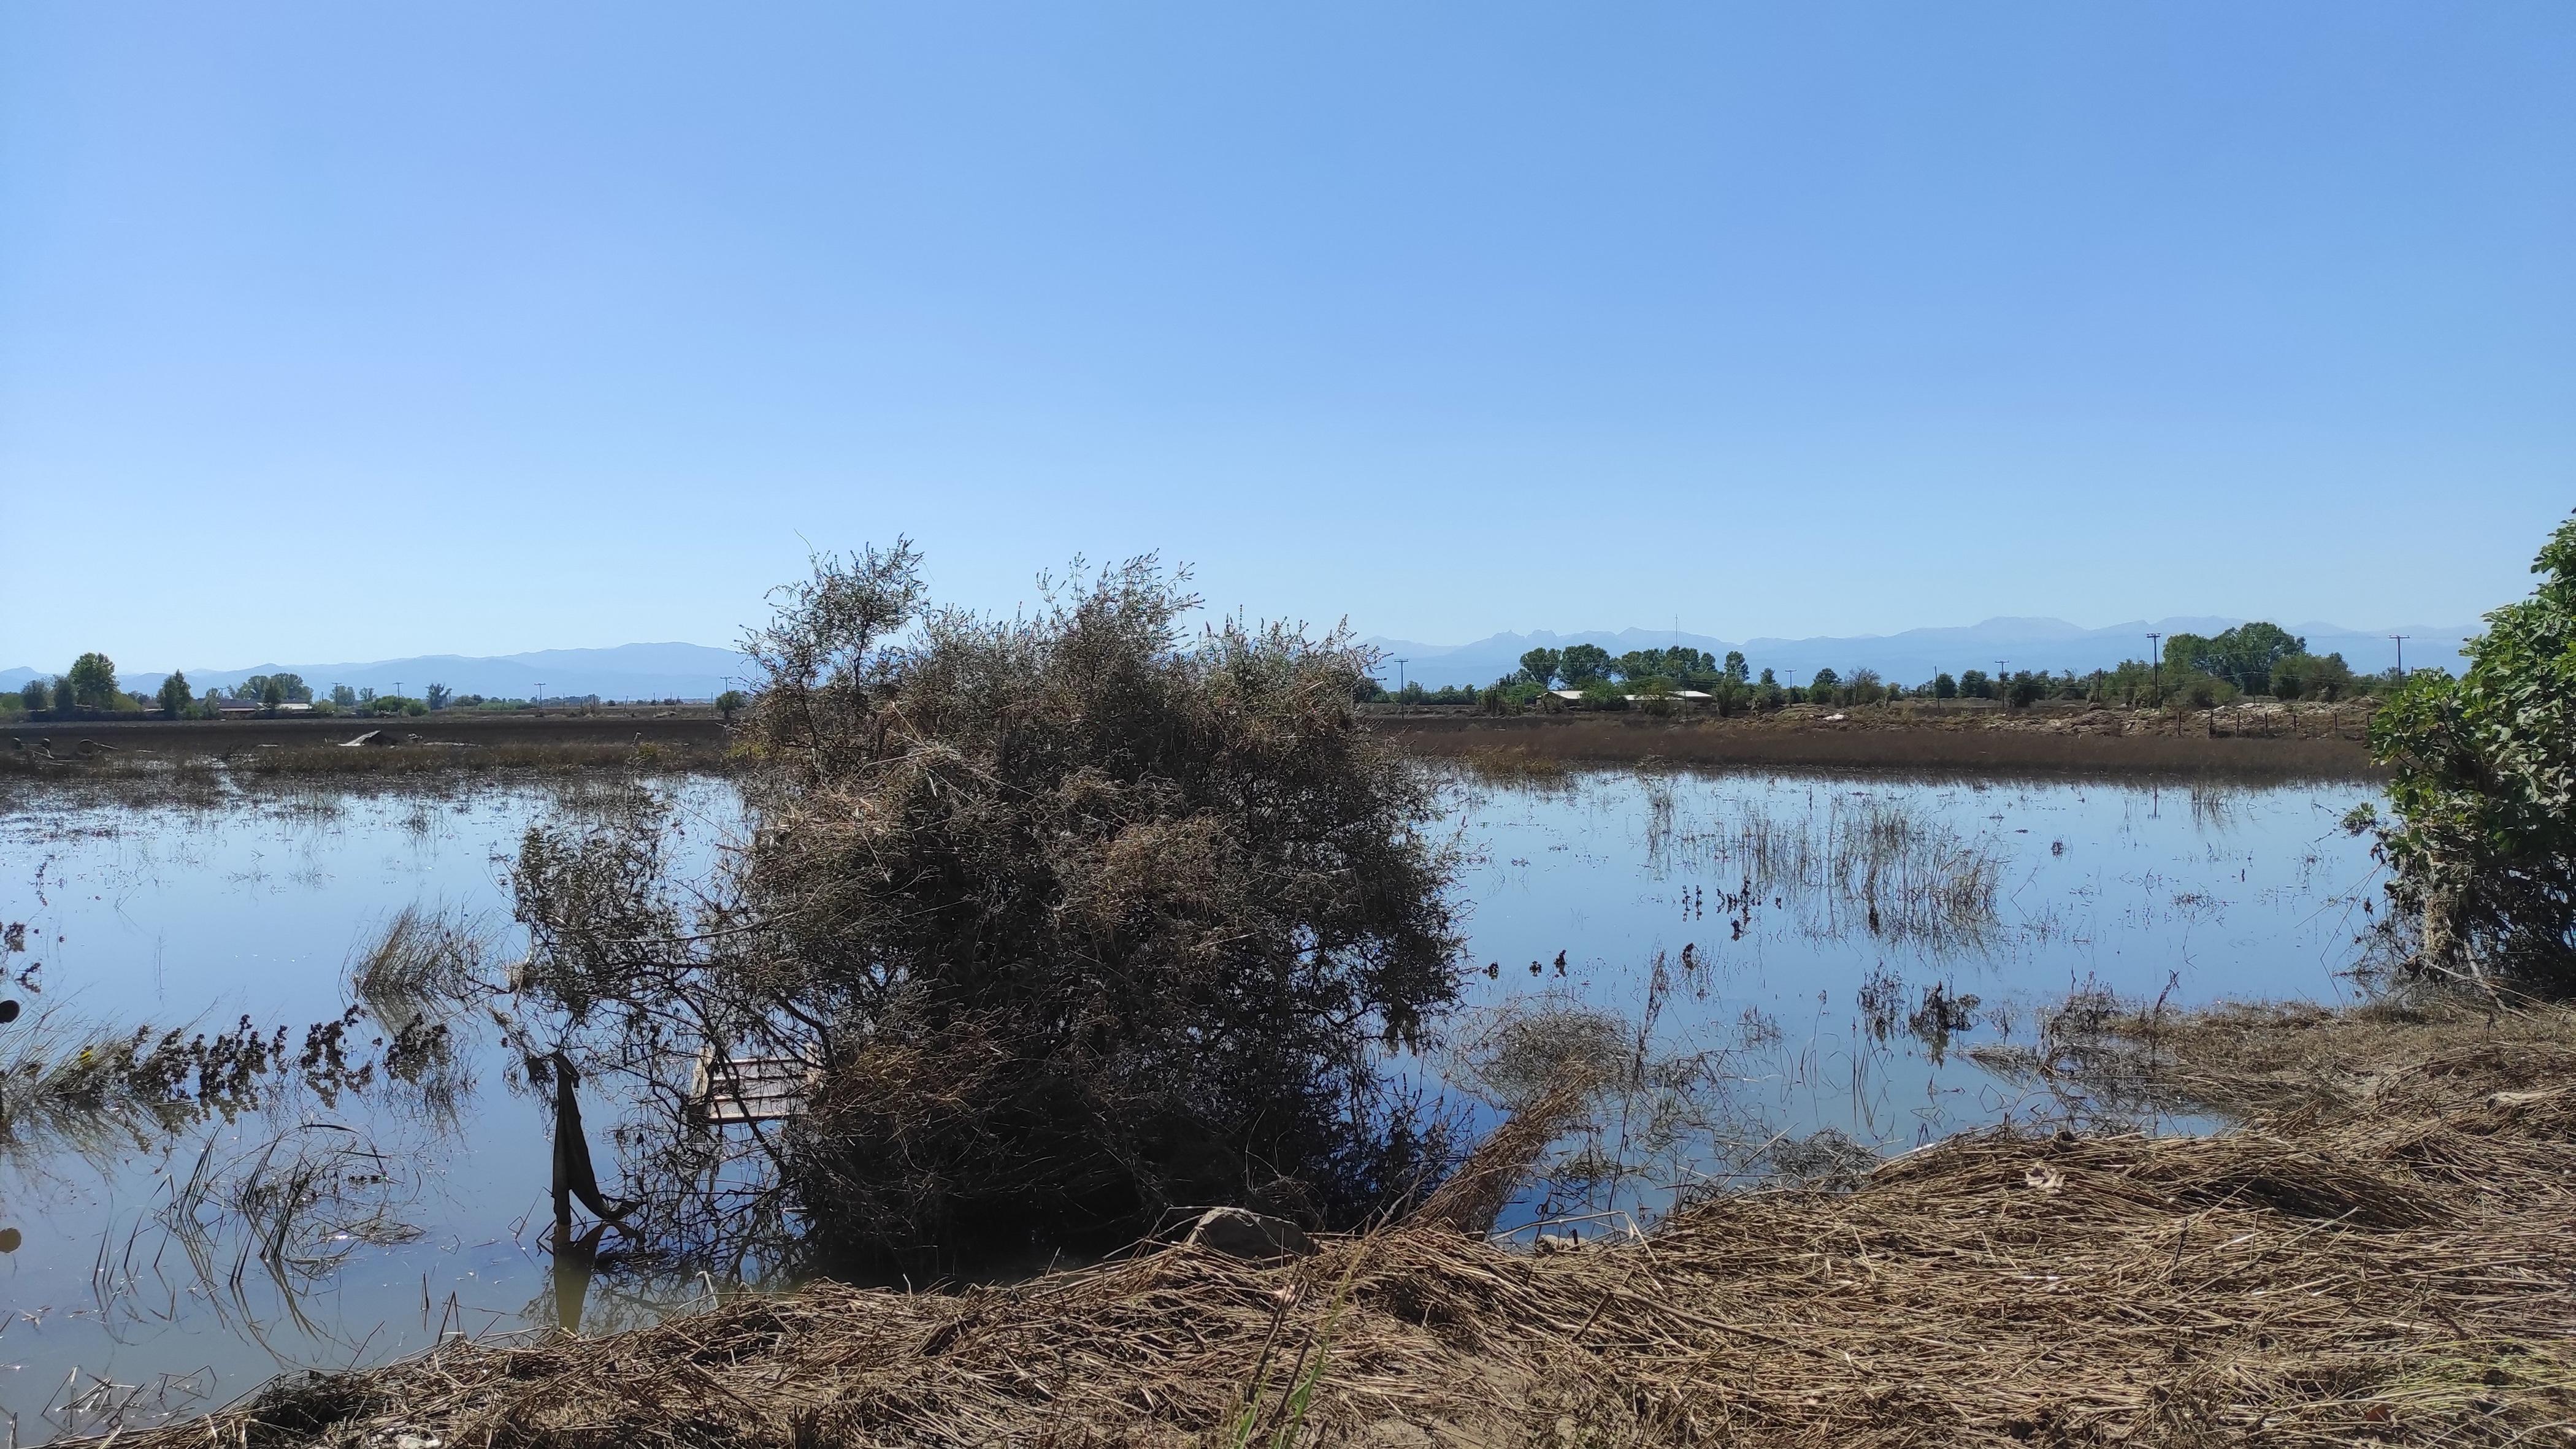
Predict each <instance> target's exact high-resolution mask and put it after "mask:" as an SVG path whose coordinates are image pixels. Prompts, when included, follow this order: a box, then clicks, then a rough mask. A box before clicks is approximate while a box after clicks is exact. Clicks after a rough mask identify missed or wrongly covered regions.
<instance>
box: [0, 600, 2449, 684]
mask: <svg viewBox="0 0 2576 1449" xmlns="http://www.w3.org/2000/svg"><path fill="white" fill-rule="evenodd" d="M2243 622H2245V621H2244V620H2242V619H2222V618H2188V619H2160V620H2158V621H2156V622H2154V623H2152V624H2151V623H2148V622H2146V621H2145V620H2139V621H2137V622H2135V623H2129V624H2114V625H2112V626H2111V627H2109V628H2107V629H2086V628H2082V627H2080V626H2078V625H2074V624H2070V623H2067V622H2066V621H2065V620H2063V619H1988V620H1986V621H1985V622H1984V623H1982V624H1970V625H1968V626H1966V627H1964V628H1943V629H1908V630H1906V631H1905V632H1904V633H1902V634H1862V635H1855V636H1852V637H1849V638H1815V639H1746V640H1743V641H1741V642H1734V641H1729V640H1725V639H1717V638H1712V637H1710V636H1709V635H1706V634H1684V633H1676V632H1674V631H1673V630H1670V629H1621V630H1618V631H1616V632H1609V631H1602V630H1594V631H1591V632H1587V633H1578V634H1554V633H1549V632H1547V631H1545V630H1540V631H1537V632H1535V633H1529V634H1495V635H1492V636H1490V637H1488V638H1484V639H1479V640H1477V641H1476V642H1474V643H1472V644H1424V643H1420V642H1417V641H1414V640H1409V639H1385V638H1372V639H1369V640H1367V641H1366V642H1367V643H1368V644H1370V645H1372V646H1374V647H1375V648H1377V649H1379V650H1382V651H1384V653H1385V654H1386V656H1387V659H1386V668H1385V671H1384V672H1385V677H1386V680H1387V682H1388V683H1389V684H1393V683H1394V682H1395V680H1396V674H1397V668H1398V666H1397V664H1396V661H1397V660H1398V659H1401V660H1403V661H1404V663H1403V665H1402V671H1403V677H1404V678H1405V679H1408V680H1420V681H1421V682H1422V683H1424V684H1425V685H1428V686H1430V687H1431V688H1433V689H1438V688H1439V687H1441V686H1442V685H1445V684H1461V685H1465V684H1473V685H1485V684H1491V683H1493V682H1494V681H1495V680H1497V679H1500V678H1502V677H1503V676H1504V675H1507V674H1510V673H1512V672H1513V671H1515V670H1517V669H1519V668H1520V667H1521V656H1522V655H1523V654H1525V653H1527V652H1529V651H1530V650H1532V649H1541V648H1545V649H1562V648H1564V647H1565V646H1567V645H1569V644H1598V645H1600V646H1601V647H1602V648H1604V649H1607V650H1609V651H1610V652H1611V653H1612V654H1614V655H1617V654H1625V653H1627V652H1628V651H1629V650H1631V649H1662V648H1667V647H1670V646H1672V645H1675V644H1686V645H1689V646H1690V647H1691V648H1694V649H1705V650H1707V651H1708V652H1709V653H1711V654H1714V655H1716V656H1718V657H1719V658H1721V659H1723V658H1725V657H1726V652H1727V651H1728V650H1730V649H1741V650H1743V651H1744V656H1745V659H1746V661H1747V662H1749V663H1750V664H1751V665H1752V667H1753V670H1754V672H1755V673H1756V674H1759V673H1760V672H1761V671H1762V670H1764V669H1776V670H1778V671H1780V677H1781V681H1782V682H1783V683H1786V682H1789V681H1790V680H1792V679H1796V680H1799V681H1804V680H1806V679H1807V678H1808V677H1810V676H1811V675H1813V674H1814V673H1815V671H1816V670H1817V669H1819V668H1822V667H1827V666H1830V667H1832V668H1834V669H1836V670H1839V671H1841V672H1842V673H1844V674H1849V673H1850V672H1851V671H1852V670H1854V669H1860V668H1868V669H1875V670H1877V671H1878V672H1879V673H1880V674H1881V675H1883V676H1885V677H1887V678H1889V679H1892V680H1896V681H1899V682H1901V683H1905V684H1919V683H1921V682H1922V681H1924V680H1927V679H1930V678H1931V677H1932V676H1933V675H1934V674H1935V673H1938V672H1939V671H1941V670H1945V669H1946V670H1948V671H1949V672H1950V673H1952V674H1957V673H1959V672H1960V671H1961V670H1966V669H1983V670H1985V671H1987V672H1988V673H1992V672H1994V670H1995V667H1996V661H1998V660H2002V661H2006V665H2005V667H2007V668H2010V669H2046V670H2050V671H2052V672H2054V671H2057V670H2061V669H2072V670H2075V671H2076V672H2078V673H2083V672H2085V671H2088V670H2093V669H2108V668H2111V667H2112V666H2114V665H2117V664H2118V663H2119V662H2120V661H2121V660H2123V659H2143V658H2145V657H2146V656H2147V652H2148V648H2149V645H2148V643H2147V635H2148V634H2149V633H2150V632H2153V633H2157V634H2167V635H2171V634H2185V633H2188V634H2215V633H2217V632H2219V631H2220V630H2222V629H2226V628H2229V627H2231V626H2233V625H2236V624H2241V623H2243ZM2290 632H2291V633H2293V634H2299V635H2303V636H2305V637H2306V639H2307V641H2308V648H2309V649H2310V650H2311V651H2313V652H2315V653H2318V654H2331V653H2340V654H2341V655H2343V657H2344V659H2345V660H2346V661H2347V662H2349V663H2350V664H2351V665H2352V667H2353V668H2355V669H2359V670H2363V671H2365V672H2367V671H2374V670H2380V669H2386V668H2387V667H2388V666H2389V665H2390V664H2391V663H2393V662H2395V659H2396V646H2395V645H2394V644H2393V643H2391V642H2390V640H2389V637H2388V636H2389V635H2391V634H2403V635H2405V636H2407V639H2406V658H2407V662H2408V663H2410V664H2439V665H2443V666H2445V667H2447V668H2449V669H2452V670H2455V671H2456V670H2458V669H2460V668H2461V667H2462V663H2463V661H2462V660H2461V659H2460V656H2459V646H2460V643H2461V641H2462V640H2464V639H2467V638H2468V637H2469V636H2470V635H2472V634H2475V633H2476V632H2478V626H2476V625H2474V624H2400V625H2397V626H2395V627H2393V628H2388V629H2376V630H2363V629H2347V628H2345V627H2343V626H2342V625H2340V624H2323V623H2309V624H2299V625H2294V626H2292V627H2291V629H2290ZM59 672H61V671H60V670H59V669H55V670H36V669H30V668H26V667H23V666H22V667H19V668H15V669H0V689H14V688H16V687H17V686H19V685H22V684H24V683H26V682H27V681H28V680H29V679H31V678H34V677H36V676H37V675H39V674H42V675H44V676H46V677H48V678H50V677H52V676H53V675H54V674H57V673H59ZM752 672H753V671H752V666H751V663H750V661H749V660H746V659H744V658H743V657H742V656H741V655H740V654H737V653H735V652H734V651H732V650H730V649H711V648H708V647H707V646H705V645H703V644H621V645H619V646H617V647H616V648H614V649H540V650H537V651H535V652H534V653H529V654H503V655H498V656H491V657H482V658H473V657H468V656H465V655H461V654H421V655H414V656H412V657H411V658H408V659H377V660H370V661H368V662H366V663H362V664H255V665H252V666H250V667H248V668H243V669H197V668H190V669H189V670H188V671H187V675H188V683H189V684H190V685H191V686H192V687H193V688H195V689H196V690H197V691H199V692H200V693H202V692H203V691H205V690H206V689H208V688H211V687H214V686H218V685H220V686H223V687H225V688H230V687H232V686H234V685H237V684H239V683H241V682H242V681H243V680H245V679H248V678H249V677H251V676H252V675H254V674H278V673H289V674H298V675H301V676H303V678H304V682H305V683H307V684H309V685H312V686H313V687H314V689H315V690H317V691H321V692H324V693H327V692H328V691H329V690H330V688H331V686H332V685H334V684H345V685H348V686H349V687H350V688H352V689H359V688H366V689H373V690H375V691H376V692H377V693H379V694H392V693H396V692H397V691H398V690H399V692H401V693H404V694H410V695H415V696H416V695H418V694H419V693H420V692H421V690H422V689H424V688H426V687H427V686H429V685H431V684H444V685H446V686H447V687H448V688H450V689H452V690H455V691H456V692H457V693H459V694H487V695H492V696H495V697H498V698H505V699H531V698H534V697H535V696H536V694H537V692H538V690H539V688H540V687H541V686H542V687H543V689H544V692H545V694H546V697H548V698H555V697H559V696H567V695H579V694H596V695H598V696H599V697H600V698H602V699H668V698H679V699H709V698H712V697H714V696H715V695H717V694H720V693H722V692H723V691H724V690H726V689H727V688H730V687H732V686H731V685H728V684H727V683H726V681H727V680H728V679H735V680H739V679H743V678H745V677H747V676H749V675H750V674H751V673H752ZM163 677H164V676H162V675H160V674H126V675H124V676H122V680H123V683H124V685H125V687H126V689H127V690H128V691H130V692H132V693H135V694H149V693H151V692H152V691H153V690H155V689H158V688H159V687H160V685H161V680H162V679H163Z"/></svg>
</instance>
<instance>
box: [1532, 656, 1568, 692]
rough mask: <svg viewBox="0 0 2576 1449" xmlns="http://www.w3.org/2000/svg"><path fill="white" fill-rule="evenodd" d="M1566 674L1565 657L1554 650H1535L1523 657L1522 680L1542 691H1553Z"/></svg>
mask: <svg viewBox="0 0 2576 1449" xmlns="http://www.w3.org/2000/svg"><path fill="white" fill-rule="evenodd" d="M1564 672H1565V656H1564V655H1563V654H1561V653H1559V652H1558V651H1556V650H1554V649H1533V650H1531V651H1529V652H1528V653H1527V654H1524V655H1522V656H1521V678H1523V679H1525V680H1527V681H1529V682H1530V683H1532V684H1535V685H1537V686H1538V687H1539V688H1541V689H1553V688H1555V687H1556V681H1557V680H1558V679H1559V678H1560V677H1562V676H1563V674H1564Z"/></svg>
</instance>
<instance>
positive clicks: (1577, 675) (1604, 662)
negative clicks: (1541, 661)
mask: <svg viewBox="0 0 2576 1449" xmlns="http://www.w3.org/2000/svg"><path fill="white" fill-rule="evenodd" d="M1610 668H1611V659H1610V651H1609V650H1607V649H1604V648H1602V647H1601V646H1600V645H1598V644H1572V645H1568V646H1567V647H1566V649H1565V650H1564V652H1563V653H1561V654H1559V655H1558V656H1557V665H1556V677H1557V678H1559V679H1562V680H1564V681H1565V687H1566V688H1568V689H1581V688H1584V687H1585V686H1587V685H1589V684H1591V683H1592V682H1593V681H1594V680H1598V679H1607V678H1609V677H1610Z"/></svg>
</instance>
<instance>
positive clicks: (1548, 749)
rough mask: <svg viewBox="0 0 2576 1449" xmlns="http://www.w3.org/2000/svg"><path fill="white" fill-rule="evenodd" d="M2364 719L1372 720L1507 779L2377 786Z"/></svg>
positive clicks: (2270, 708)
mask: <svg viewBox="0 0 2576 1449" xmlns="http://www.w3.org/2000/svg"><path fill="white" fill-rule="evenodd" d="M2369 721H2370V713H2369V708H2368V707H2367V706H2366V705H2340V706H2335V705H2316V706H2305V707H2301V706H2285V705H2280V704H2255V705H2241V706H2234V707H2230V708H2226V709H2220V710H2217V711H2214V712H2213V711H2206V710H2200V711H2189V712H2179V711H2160V710H2122V709H2087V710H2073V709H2064V708H2053V709H2052V708H2043V709H2034V710H2030V711H2026V712H2021V713H2006V712H2002V711H1991V712H1981V711H1966V710H1934V709H1918V708H1909V707H1907V706H1903V705H1896V706H1874V707H1863V708H1853V709H1848V710H1822V709H1815V708H1812V707H1806V706H1798V707H1792V708H1790V709H1786V710H1782V711H1780V712H1778V713H1776V714H1765V715H1739V716H1735V717H1733V718H1726V719H1717V718H1709V717H1699V718H1691V717H1686V716H1685V717H1676V716H1657V715H1652V714H1648V713H1645V712H1642V711H1630V712H1625V713H1618V714H1592V713H1579V712H1568V713H1562V714H1532V715H1508V716H1495V715H1485V714H1477V713H1471V712H1467V711H1463V710H1462V711H1456V712H1451V713H1445V714H1444V713H1433V712H1429V711H1417V712H1403V713H1392V712H1391V713H1387V714H1384V715H1382V716H1380V717H1379V718H1378V720H1377V727H1378V728H1379V729H1381V730H1383V731H1385V732H1387V733H1388V734H1390V735H1393V736H1394V737H1396V738H1397V739H1400V740H1401V741H1402V742H1403V744H1404V747H1405V749H1407V750H1408V751H1411V752H1412V753H1415V754H1418V755H1424V756H1435V757H1440V756H1445V757H1455V758H1462V759H1466V760H1468V761H1470V762H1473V763H1477V764H1480V765H1483V766H1487V767H1490V768H1494V769H1497V770H1500V771H1502V772H1505V773H1514V772H1525V771H1531V770H1537V771H1545V770H1548V769H1550V768H1557V767H1567V766H1576V765H1584V764H1623V763H1628V764H1633V763H1639V762H1643V761H1647V760H1654V761H1660V762H1663V763H1666V764H1673V765H1688V766H1703V767H1708V768H1714V769H1728V768H1752V769H1760V768H1861V769H1896V770H1910V771H1934V772H1949V771H1956V772H1959V773H1963V774H1983V773H2021V772H2028V773H2065V774H2207V775H2228V776H2237V777H2245V778H2275V779H2375V778H2377V777H2378V775H2379V771H2378V769H2377V768H2376V767H2375V766H2373V765H2372V764H2371V762H2370V750H2369V744H2368V731H2369Z"/></svg>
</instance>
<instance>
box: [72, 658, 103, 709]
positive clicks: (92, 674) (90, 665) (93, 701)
mask: <svg viewBox="0 0 2576 1449" xmlns="http://www.w3.org/2000/svg"><path fill="white" fill-rule="evenodd" d="M63 683H64V685H65V686H66V690H65V692H66V693H67V694H68V695H69V696H70V702H71V703H73V704H76V705H82V706H85V707H87V708H90V709H110V708H113V707H114V706H115V704H116V664H115V662H114V661H113V660H111V659H109V658H108V657H107V656H106V655H104V654H100V653H97V652H96V651H92V652H90V653H88V654H84V655H82V656H81V657H80V658H78V659H75V660H73V661H72V669H71V673H69V674H66V675H64V676H63Z"/></svg>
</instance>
